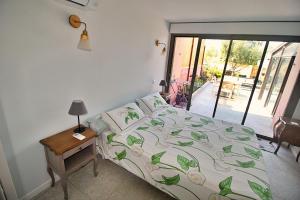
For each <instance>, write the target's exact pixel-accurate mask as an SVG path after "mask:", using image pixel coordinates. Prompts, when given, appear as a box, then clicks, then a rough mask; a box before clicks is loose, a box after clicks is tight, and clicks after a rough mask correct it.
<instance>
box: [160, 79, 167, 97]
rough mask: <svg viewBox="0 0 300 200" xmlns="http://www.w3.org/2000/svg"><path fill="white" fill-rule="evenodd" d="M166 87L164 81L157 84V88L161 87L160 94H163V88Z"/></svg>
mask: <svg viewBox="0 0 300 200" xmlns="http://www.w3.org/2000/svg"><path fill="white" fill-rule="evenodd" d="M166 85H167V82H166V81H165V80H161V81H160V83H159V86H161V93H162V94H163V93H164V87H165V86H166Z"/></svg>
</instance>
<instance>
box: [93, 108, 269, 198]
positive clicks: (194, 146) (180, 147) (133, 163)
mask: <svg viewBox="0 0 300 200" xmlns="http://www.w3.org/2000/svg"><path fill="white" fill-rule="evenodd" d="M128 119H129V120H130V118H128ZM128 119H127V120H128ZM98 143H99V146H100V147H101V154H102V156H103V157H104V158H105V159H109V160H111V161H113V162H114V163H116V164H117V165H119V166H122V167H123V168H125V169H127V170H128V171H129V172H131V173H133V174H135V175H136V176H138V177H140V178H142V179H144V180H145V181H147V182H149V183H150V184H152V185H153V186H155V187H157V188H158V189H160V190H162V191H164V192H166V193H168V194H169V195H170V196H172V197H173V198H175V199H181V200H200V199H201V200H221V199H222V200H227V199H228V200H229V199H262V200H269V199H272V195H271V191H270V185H269V181H268V177H267V174H266V169H265V165H264V161H263V157H262V153H261V151H260V149H259V148H258V145H257V138H256V135H255V131H254V130H253V129H251V128H249V127H245V126H241V125H237V124H232V123H228V122H226V121H221V120H216V119H212V118H208V117H205V116H201V115H198V114H194V113H191V112H188V111H186V110H183V109H179V108H174V107H171V106H167V105H164V106H162V107H161V108H159V109H157V110H155V111H154V112H152V113H151V114H149V115H145V116H143V117H141V118H139V119H138V120H136V121H135V122H133V123H132V124H131V125H130V126H129V127H127V128H126V129H124V130H122V131H119V132H118V133H116V131H104V132H102V133H101V134H100V136H99V139H98Z"/></svg>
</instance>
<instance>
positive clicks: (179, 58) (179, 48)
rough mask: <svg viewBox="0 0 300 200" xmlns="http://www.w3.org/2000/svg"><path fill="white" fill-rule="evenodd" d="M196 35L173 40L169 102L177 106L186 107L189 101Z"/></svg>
mask: <svg viewBox="0 0 300 200" xmlns="http://www.w3.org/2000/svg"><path fill="white" fill-rule="evenodd" d="M199 41H200V40H199V39H198V38H197V37H176V38H175V40H174V49H173V52H172V53H173V59H172V70H171V72H170V74H169V84H168V85H169V93H170V94H171V100H170V104H172V105H173V106H175V107H179V108H185V109H186V108H187V106H188V103H189V102H190V99H189V95H190V93H191V92H190V90H192V87H193V85H192V83H194V81H193V82H192V80H193V73H194V71H195V70H194V69H195V67H197V65H195V62H196V61H195V60H196V55H197V54H196V53H197V52H196V51H197V46H198V45H199Z"/></svg>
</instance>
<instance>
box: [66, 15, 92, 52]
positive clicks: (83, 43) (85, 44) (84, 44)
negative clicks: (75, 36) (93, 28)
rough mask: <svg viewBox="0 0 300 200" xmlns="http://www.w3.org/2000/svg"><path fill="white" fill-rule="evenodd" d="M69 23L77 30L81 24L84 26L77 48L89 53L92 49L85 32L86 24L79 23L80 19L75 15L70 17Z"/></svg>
mask: <svg viewBox="0 0 300 200" xmlns="http://www.w3.org/2000/svg"><path fill="white" fill-rule="evenodd" d="M69 23H70V25H71V26H72V27H73V28H79V27H80V25H81V24H83V25H84V30H83V31H82V33H81V36H80V40H79V43H78V46H77V48H78V49H81V50H85V51H91V50H92V48H91V45H90V41H89V36H88V32H87V30H86V23H85V22H82V21H80V18H79V17H78V16H77V15H70V17H69Z"/></svg>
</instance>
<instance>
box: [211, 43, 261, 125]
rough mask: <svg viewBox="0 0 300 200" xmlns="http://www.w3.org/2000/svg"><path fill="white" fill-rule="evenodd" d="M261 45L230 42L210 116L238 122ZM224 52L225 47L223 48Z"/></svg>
mask: <svg viewBox="0 0 300 200" xmlns="http://www.w3.org/2000/svg"><path fill="white" fill-rule="evenodd" d="M264 46H265V42H260V41H247V40H233V41H232V46H231V50H230V52H229V58H228V62H227V66H226V69H225V74H224V76H223V81H222V85H221V87H220V92H219V99H218V102H217V105H216V106H217V108H216V112H215V115H214V117H215V118H217V119H226V121H230V122H234V123H239V124H240V123H242V120H243V117H244V114H245V110H246V107H247V104H248V102H249V98H250V94H251V91H252V88H253V85H254V81H255V78H256V76H257V71H258V68H259V64H260V60H261V57H262V53H263V49H264ZM223 49H224V50H223V51H226V52H227V49H228V45H224V46H223Z"/></svg>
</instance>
